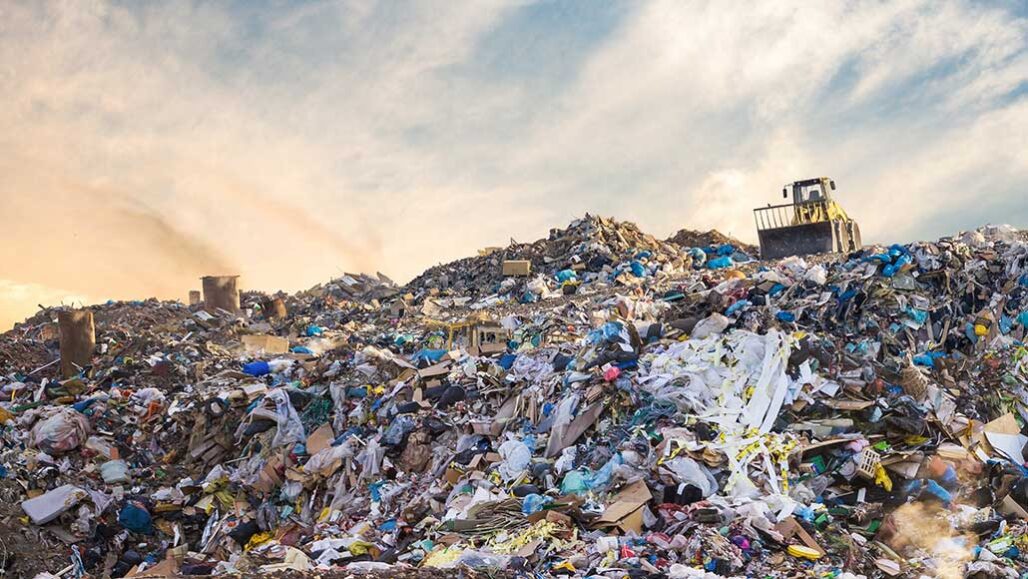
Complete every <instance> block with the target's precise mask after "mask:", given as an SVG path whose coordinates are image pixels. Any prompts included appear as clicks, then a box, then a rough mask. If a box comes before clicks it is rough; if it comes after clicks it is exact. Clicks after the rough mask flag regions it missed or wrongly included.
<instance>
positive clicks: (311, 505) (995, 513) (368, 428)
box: [0, 216, 1028, 578]
mask: <svg viewBox="0 0 1028 579" xmlns="http://www.w3.org/2000/svg"><path fill="white" fill-rule="evenodd" d="M499 251H500V252H499V253H497V252H493V253H490V254H488V255H485V256H480V257H476V258H470V259H468V260H464V261H459V262H455V263H452V264H449V265H447V266H442V267H440V268H433V269H432V270H429V271H428V272H426V273H425V274H424V275H422V276H421V277H419V278H417V279H416V280H414V281H413V282H411V283H410V284H408V285H407V286H405V287H402V288H400V287H397V286H396V285H395V284H393V283H392V282H391V281H390V280H388V278H385V277H384V276H362V275H347V276H344V277H342V278H339V279H337V280H333V281H332V282H329V283H326V284H323V285H321V286H317V287H315V288H312V289H310V290H307V291H304V292H300V293H297V294H295V295H288V296H287V295H281V294H280V295H277V296H265V295H262V294H260V293H257V292H244V293H243V295H242V303H241V311H240V312H239V313H238V314H233V313H230V312H227V311H219V310H215V311H213V312H208V311H205V310H204V309H203V306H202V304H198V305H194V306H185V305H183V304H180V303H173V302H158V301H156V300H149V301H144V302H120V303H109V304H104V305H99V306H93V307H92V308H90V309H91V311H92V314H93V319H94V321H95V327H96V331H95V342H96V346H95V349H94V350H93V351H92V355H91V357H90V358H89V359H88V360H87V361H86V362H85V363H84V364H81V365H80V366H79V367H78V368H77V369H76V373H75V375H74V376H68V377H62V376H61V375H60V365H59V364H57V363H56V360H57V357H58V356H59V355H60V346H59V342H60V331H59V330H58V327H57V323H56V316H57V313H58V310H57V309H48V310H42V311H41V312H40V313H39V314H37V315H36V316H34V317H33V318H32V319H30V320H27V321H26V322H25V323H23V324H20V325H18V326H17V327H16V328H15V329H14V330H12V331H10V332H7V333H5V334H3V335H2V336H0V373H2V378H0V392H2V393H3V400H2V402H0V422H2V423H3V424H4V427H3V430H2V450H0V476H2V478H0V498H3V499H4V501H3V502H4V504H3V506H2V507H0V566H3V568H4V570H5V571H6V573H7V576H11V577H22V576H24V577H31V576H34V575H35V574H37V573H44V572H45V573H51V574H57V575H59V576H61V577H71V576H85V575H89V576H95V577H100V576H112V577H122V576H147V577H153V576H157V577H172V576H191V575H210V574H215V575H219V574H226V573H242V574H244V575H257V574H262V575H263V574H266V573H271V572H275V571H280V570H281V571H295V572H297V573H317V572H325V573H334V574H338V573H340V572H344V573H355V572H363V571H375V572H378V573H382V574H404V573H408V574H413V573H415V572H417V573H421V572H429V571H433V572H438V570H439V569H452V568H461V569H464V570H465V571H464V572H467V573H479V574H484V575H487V576H495V575H500V574H503V575H507V576H513V575H524V576H556V575H565V576H567V575H571V576H582V577H585V576H590V577H612V578H613V577H625V576H632V577H651V576H652V577H666V576H670V577H700V576H714V575H720V576H747V577H786V576H789V577H794V576H810V577H815V576H816V577H854V576H866V577H893V576H920V575H925V576H937V577H962V576H973V577H1019V576H1021V575H1022V574H1024V573H1025V571H1026V570H1028V565H1026V564H1025V562H1024V561H1022V557H1021V555H1020V553H1021V551H1022V550H1023V548H1024V547H1025V546H1026V545H1025V537H1026V536H1028V535H1026V529H1028V528H1026V519H1028V510H1026V509H1028V478H1026V477H1025V472H1026V471H1025V469H1024V467H1023V464H1024V458H1023V455H1022V452H1023V449H1024V446H1025V442H1028V437H1025V435H1024V434H1022V431H1023V430H1024V428H1023V427H1024V420H1025V419H1026V418H1028V409H1026V406H1025V400H1026V398H1025V395H1026V392H1025V387H1026V386H1028V368H1026V365H1028V351H1026V350H1025V347H1024V345H1023V342H1022V340H1023V339H1024V336H1025V332H1026V326H1028V302H1026V301H1025V299H1024V297H1025V293H1026V292H1028V244H1026V243H1025V237H1024V235H1023V233H1021V232H1015V231H1011V230H1010V229H1008V228H1002V227H999V228H997V227H991V228H983V229H981V230H979V231H974V232H969V233H965V234H961V235H958V236H954V237H952V238H946V239H942V240H939V241H937V242H925V243H914V244H909V245H894V246H891V247H874V248H867V249H865V250H863V251H861V252H858V253H855V254H852V255H848V256H843V255H837V256H817V257H812V258H807V259H800V258H789V259H785V260H781V261H776V262H760V261H753V260H752V258H751V257H750V255H751V254H752V252H751V251H747V250H746V249H745V248H741V247H733V246H731V245H726V244H710V245H705V246H704V247H691V248H690V247H684V248H681V247H678V246H676V245H675V244H670V243H666V242H660V241H657V240H655V239H654V238H652V237H651V236H648V235H645V234H643V233H641V232H639V231H638V229H637V228H635V226H633V225H630V224H625V223H618V222H615V221H613V220H606V219H601V218H597V217H591V216H587V217H586V218H585V219H583V220H579V221H576V222H575V223H572V224H571V226H570V227H568V228H566V229H563V230H554V232H553V234H552V235H551V236H550V238H549V239H547V240H540V241H539V242H536V243H534V244H524V245H513V246H511V248H508V249H506V250H499ZM508 259H528V260H530V261H531V263H532V271H531V274H530V275H528V276H521V277H505V276H503V275H502V271H501V268H502V262H503V261H504V260H508ZM569 272H570V273H569ZM444 275H445V277H446V278H447V280H446V283H441V282H440V279H441V277H443V276H444ZM276 298H277V300H276ZM34 547H35V548H34ZM332 576H335V575H332Z"/></svg>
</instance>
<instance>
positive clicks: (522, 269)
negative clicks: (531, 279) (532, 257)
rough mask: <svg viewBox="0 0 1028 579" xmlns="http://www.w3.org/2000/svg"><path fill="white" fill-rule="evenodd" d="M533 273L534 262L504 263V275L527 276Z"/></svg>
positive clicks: (512, 261) (523, 260)
mask: <svg viewBox="0 0 1028 579" xmlns="http://www.w3.org/2000/svg"><path fill="white" fill-rule="evenodd" d="M531 273H532V262H530V261H528V260H525V259H508V260H505V261H504V262H503V275H505V276H526V275H530V274H531Z"/></svg>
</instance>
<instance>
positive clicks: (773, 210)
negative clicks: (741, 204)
mask: <svg viewBox="0 0 1028 579" xmlns="http://www.w3.org/2000/svg"><path fill="white" fill-rule="evenodd" d="M832 191H835V181H833V180H831V179H829V178H828V177H817V178H814V179H805V180H803V181H795V182H793V183H789V184H787V185H786V186H785V187H783V188H782V197H783V198H785V199H788V198H789V194H790V193H791V194H792V203H786V204H784V205H768V206H767V207H758V208H757V209H754V210H753V218H754V220H755V221H756V223H757V237H758V238H759V239H760V257H761V258H762V259H779V258H782V257H788V256H790V255H809V254H813V253H839V252H843V253H845V252H850V251H856V250H858V249H860V248H861V243H860V226H858V225H857V222H856V221H854V220H852V219H850V217H849V215H846V211H844V210H843V208H842V207H841V206H840V205H839V204H838V203H836V202H835V200H834V199H832Z"/></svg>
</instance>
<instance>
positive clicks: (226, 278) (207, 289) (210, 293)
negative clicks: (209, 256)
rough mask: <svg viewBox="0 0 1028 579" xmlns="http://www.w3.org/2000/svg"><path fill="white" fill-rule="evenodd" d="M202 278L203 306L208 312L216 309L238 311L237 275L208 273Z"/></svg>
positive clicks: (235, 312)
mask: <svg viewBox="0 0 1028 579" xmlns="http://www.w3.org/2000/svg"><path fill="white" fill-rule="evenodd" d="M202 280H203V307H204V309H205V310H207V311H208V312H213V311H215V310H218V309H222V310H227V311H229V312H232V313H234V314H237V313H239V288H237V287H236V282H237V281H238V280H239V276H238V275H218V276H214V275H208V276H204V277H203V278H202Z"/></svg>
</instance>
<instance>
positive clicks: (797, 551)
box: [785, 545, 821, 561]
mask: <svg viewBox="0 0 1028 579" xmlns="http://www.w3.org/2000/svg"><path fill="white" fill-rule="evenodd" d="M785 551H786V552H787V553H789V554H790V555H792V556H793V557H799V558H801V559H810V560H811V561H817V560H818V559H820V558H821V553H819V552H818V551H817V550H816V549H811V548H810V547H804V546H803V545H789V547H788V548H787V549H786V550H785Z"/></svg>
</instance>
